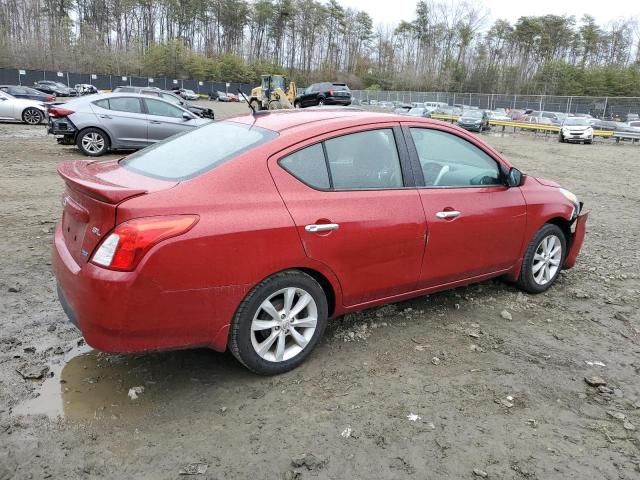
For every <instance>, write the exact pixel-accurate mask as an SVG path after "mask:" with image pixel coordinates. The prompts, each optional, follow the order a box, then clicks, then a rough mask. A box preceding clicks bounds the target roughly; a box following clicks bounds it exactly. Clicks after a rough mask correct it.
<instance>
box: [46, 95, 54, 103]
mask: <svg viewBox="0 0 640 480" xmlns="http://www.w3.org/2000/svg"><path fill="white" fill-rule="evenodd" d="M55 99H56V97H54V96H53V95H49V96H48V97H47V102H53V101H54V100H55Z"/></svg>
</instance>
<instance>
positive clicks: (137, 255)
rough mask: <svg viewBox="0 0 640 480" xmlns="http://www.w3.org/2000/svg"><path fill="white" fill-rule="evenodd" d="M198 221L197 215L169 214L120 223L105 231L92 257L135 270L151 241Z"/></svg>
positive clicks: (108, 265) (154, 242) (103, 263)
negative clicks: (107, 232) (106, 232)
mask: <svg viewBox="0 0 640 480" xmlns="http://www.w3.org/2000/svg"><path fill="white" fill-rule="evenodd" d="M197 221H198V216H197V215H170V216H162V217H145V218H136V219H134V220H129V221H128V222H124V223H121V224H120V225H118V226H117V227H116V228H115V230H114V231H113V232H111V233H110V234H109V235H107V237H106V238H105V239H104V241H103V242H102V243H101V244H100V246H99V247H98V249H97V250H96V252H95V253H94V254H93V257H92V259H91V261H92V263H95V264H96V265H100V266H101V267H105V268H109V269H111V270H122V271H131V270H134V269H135V268H136V266H137V265H138V263H139V262H140V260H141V259H142V257H143V256H144V255H145V254H146V253H147V252H148V251H149V250H150V249H151V248H152V247H153V246H154V245H157V244H158V243H160V242H162V241H163V240H167V239H168V238H171V237H176V236H178V235H182V234H183V233H187V232H188V231H189V230H191V228H192V227H193V226H194V225H195V224H196V222H197Z"/></svg>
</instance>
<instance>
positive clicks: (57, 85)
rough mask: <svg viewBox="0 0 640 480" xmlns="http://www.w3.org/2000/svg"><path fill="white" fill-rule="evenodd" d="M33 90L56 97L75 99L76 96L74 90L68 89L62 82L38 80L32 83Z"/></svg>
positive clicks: (76, 93)
mask: <svg viewBox="0 0 640 480" xmlns="http://www.w3.org/2000/svg"><path fill="white" fill-rule="evenodd" d="M33 88H35V89H36V90H40V91H41V92H44V93H49V94H51V95H55V96H57V97H75V96H77V95H78V92H77V91H76V89H75V88H70V87H68V86H67V85H65V84H64V83H62V82H54V81H53V80H39V81H37V82H34V84H33Z"/></svg>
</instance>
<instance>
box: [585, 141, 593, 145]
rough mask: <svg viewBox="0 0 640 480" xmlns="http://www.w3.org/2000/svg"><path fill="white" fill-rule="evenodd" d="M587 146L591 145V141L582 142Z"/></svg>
mask: <svg viewBox="0 0 640 480" xmlns="http://www.w3.org/2000/svg"><path fill="white" fill-rule="evenodd" d="M584 143H585V144H587V145H592V144H593V140H587V141H586V142H584Z"/></svg>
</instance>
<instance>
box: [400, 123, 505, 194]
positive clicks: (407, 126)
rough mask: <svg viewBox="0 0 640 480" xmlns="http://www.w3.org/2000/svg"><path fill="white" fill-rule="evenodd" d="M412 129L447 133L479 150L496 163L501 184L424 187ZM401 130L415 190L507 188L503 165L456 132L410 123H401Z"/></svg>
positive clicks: (489, 153) (490, 154)
mask: <svg viewBox="0 0 640 480" xmlns="http://www.w3.org/2000/svg"><path fill="white" fill-rule="evenodd" d="M412 128H421V129H424V130H432V131H436V132H442V133H447V134H449V135H453V136H454V137H456V138H459V139H460V140H464V141H465V142H467V143H469V144H470V145H472V146H474V147H475V148H477V149H479V150H480V151H481V152H482V153H484V154H485V155H487V156H488V157H489V158H490V159H491V160H493V161H494V162H496V164H497V165H498V173H499V174H500V180H501V183H492V184H491V185H426V184H425V181H424V173H423V172H422V165H421V163H420V156H419V155H418V149H417V148H416V145H415V142H414V140H413V135H411V129H412ZM402 130H403V132H404V136H405V141H406V144H407V147H408V148H409V152H410V155H411V164H412V166H413V171H414V174H415V178H416V182H415V185H416V187H415V188H418V189H430V190H447V189H449V190H450V189H458V188H496V187H504V188H505V189H506V188H509V187H508V186H507V184H506V175H507V172H506V171H505V170H506V167H505V165H504V164H503V163H502V162H501V161H500V160H499V159H498V158H496V157H495V155H493V154H492V153H491V152H489V151H487V150H485V149H484V148H482V147H481V146H480V145H478V144H476V143H475V142H472V141H470V140H469V139H467V138H464V137H463V136H461V135H458V134H457V132H454V131H452V130H450V129H448V128H439V126H435V125H431V124H429V125H427V124H424V125H418V124H412V123H403V125H402Z"/></svg>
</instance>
